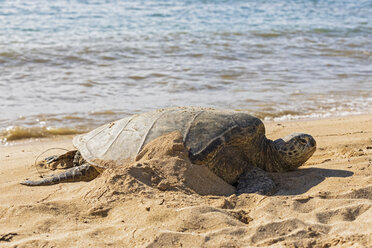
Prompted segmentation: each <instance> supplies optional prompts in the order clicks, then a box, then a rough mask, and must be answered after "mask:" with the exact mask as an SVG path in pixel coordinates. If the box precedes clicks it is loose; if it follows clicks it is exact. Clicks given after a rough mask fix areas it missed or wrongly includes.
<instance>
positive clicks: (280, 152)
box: [256, 133, 316, 172]
mask: <svg viewBox="0 0 372 248" xmlns="http://www.w3.org/2000/svg"><path fill="white" fill-rule="evenodd" d="M315 150H316V142H315V139H314V138H313V137H312V136H311V135H308V134H303V133H294V134H291V135H288V136H286V137H284V138H282V139H277V140H275V141H272V140H270V139H267V138H266V137H265V138H263V139H262V144H261V151H262V153H264V154H265V156H264V158H265V161H257V163H256V165H257V166H258V167H260V168H261V169H264V170H266V171H268V172H284V171H290V170H295V169H297V168H298V167H299V166H301V165H303V164H304V163H305V162H306V161H307V160H308V159H309V158H310V157H311V156H312V155H313V153H314V152H315Z"/></svg>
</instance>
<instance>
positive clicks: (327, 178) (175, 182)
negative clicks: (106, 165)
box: [0, 115, 372, 247]
mask: <svg viewBox="0 0 372 248" xmlns="http://www.w3.org/2000/svg"><path fill="white" fill-rule="evenodd" d="M265 125H266V132H267V136H268V137H269V138H271V139H277V138H279V137H283V136H285V135H287V134H289V133H292V132H306V133H309V134H312V135H313V136H314V137H315V139H316V140H317V147H318V148H317V151H316V152H315V154H314V155H313V157H312V158H310V160H309V161H308V162H307V163H306V164H305V165H304V166H302V167H301V168H300V169H299V170H297V171H293V172H287V173H280V174H274V175H273V177H274V179H275V181H276V183H277V185H278V188H279V190H278V192H277V193H276V194H275V195H274V196H262V195H258V194H243V195H240V196H236V195H234V194H233V192H234V188H233V187H231V186H230V185H228V184H226V183H224V182H223V181H222V180H220V179H219V178H217V177H216V176H214V175H213V174H211V173H210V172H209V171H208V170H206V169H205V168H203V167H200V166H196V165H193V164H191V163H190V162H189V161H188V159H187V156H186V154H187V152H186V150H185V149H184V148H183V147H182V146H180V145H179V137H177V135H175V134H171V135H168V136H165V137H162V138H161V139H159V140H156V142H152V143H150V144H148V146H146V151H144V152H143V153H142V154H141V156H140V157H138V158H137V161H135V162H133V163H128V164H127V165H125V166H122V167H120V168H110V169H107V170H106V171H105V172H104V173H103V174H102V175H100V176H99V178H97V179H95V180H93V181H91V182H78V183H65V184H58V185H53V186H45V187H26V186H23V185H20V184H19V182H20V181H22V180H24V179H26V178H33V179H35V178H38V175H39V174H38V171H37V170H36V169H35V167H34V166H33V164H34V161H35V159H36V157H37V156H38V155H39V154H40V153H42V152H43V151H45V150H46V149H48V148H51V147H59V148H65V149H72V148H73V147H72V145H71V137H63V138H57V139H44V140H27V141H24V142H18V143H17V144H13V145H10V146H7V147H0V185H1V192H0V247H181V246H182V247H256V246H260V247H267V246H272V247H371V246H372V238H371V237H372V208H371V206H372V115H362V116H347V117H338V118H330V119H321V120H308V121H293V122H270V123H265ZM43 173H46V172H45V171H43ZM48 173H51V172H48Z"/></svg>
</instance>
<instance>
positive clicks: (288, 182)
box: [272, 168, 354, 195]
mask: <svg viewBox="0 0 372 248" xmlns="http://www.w3.org/2000/svg"><path fill="white" fill-rule="evenodd" d="M352 175H354V173H353V172H351V171H347V170H334V169H324V168H302V169H298V170H295V171H290V172H285V173H273V174H272V177H273V179H274V181H275V183H276V184H277V187H278V192H277V193H276V194H275V195H300V194H303V193H305V192H307V191H309V190H310V189H311V188H312V187H314V186H316V185H318V184H320V183H321V182H323V181H324V180H325V179H326V178H328V177H351V176H352Z"/></svg>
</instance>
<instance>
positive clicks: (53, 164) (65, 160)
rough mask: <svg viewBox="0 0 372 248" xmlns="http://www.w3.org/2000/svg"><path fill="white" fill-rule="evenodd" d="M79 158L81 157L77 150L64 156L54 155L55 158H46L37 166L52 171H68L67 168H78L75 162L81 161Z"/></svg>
mask: <svg viewBox="0 0 372 248" xmlns="http://www.w3.org/2000/svg"><path fill="white" fill-rule="evenodd" d="M52 149H54V148H52ZM49 150H50V149H49ZM47 151H48V150H47ZM79 157H81V156H80V153H79V152H78V151H77V150H73V151H68V152H66V153H64V154H62V155H53V156H49V157H46V158H44V159H43V160H41V161H40V162H39V163H37V165H38V166H39V167H41V168H45V169H50V170H56V169H67V168H71V167H74V166H77V164H76V162H75V160H77V159H79ZM77 161H78V160H77Z"/></svg>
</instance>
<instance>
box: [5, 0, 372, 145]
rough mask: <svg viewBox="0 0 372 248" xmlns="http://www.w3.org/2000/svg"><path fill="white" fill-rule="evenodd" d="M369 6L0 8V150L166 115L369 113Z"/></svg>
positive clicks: (204, 1) (320, 1) (344, 0)
mask: <svg viewBox="0 0 372 248" xmlns="http://www.w3.org/2000/svg"><path fill="white" fill-rule="evenodd" d="M371 62H372V0H360V1H355V0H334V1H332V0H312V1H311V0H270V1H266V0H244V1H243V0H146V1H145V0H132V1H126V0H125V1H109V0H105V1H104V0H95V1H88V0H87V1H62V0H53V1H47V0H34V1H20V0H12V1H4V0H3V1H1V0H0V139H2V140H3V141H6V140H14V139H19V138H27V137H42V136H48V135H55V134H70V133H78V132H84V131H88V130H90V129H92V128H94V127H96V126H98V125H100V124H103V123H105V122H108V121H111V120H115V119H119V118H122V117H125V116H127V115H129V114H133V113H139V112H144V111H148V110H152V109H155V108H162V107H169V106H185V105H198V106H211V107H216V108H229V109H238V110H244V111H248V112H250V113H252V114H253V115H256V116H258V117H260V118H265V119H266V120H271V119H274V120H283V119H297V118H319V117H328V116H337V115H349V114H363V113H371V112H372V63H371Z"/></svg>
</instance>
